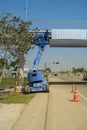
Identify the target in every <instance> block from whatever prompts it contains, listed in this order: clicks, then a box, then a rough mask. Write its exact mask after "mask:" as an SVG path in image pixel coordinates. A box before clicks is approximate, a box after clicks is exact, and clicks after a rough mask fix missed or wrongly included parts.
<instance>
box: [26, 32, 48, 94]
mask: <svg viewBox="0 0 87 130" xmlns="http://www.w3.org/2000/svg"><path fill="white" fill-rule="evenodd" d="M34 44H35V45H37V46H38V48H39V51H38V53H37V56H36V58H35V60H34V63H33V70H32V71H31V72H29V73H28V81H29V86H28V92H29V93H31V92H39V91H40V92H42V91H43V92H49V86H48V81H47V80H45V79H44V73H43V72H42V71H39V70H38V65H39V62H40V59H41V56H42V53H43V51H44V48H45V46H46V45H48V40H46V39H45V38H44V35H43V34H37V35H36V36H35V39H34Z"/></svg>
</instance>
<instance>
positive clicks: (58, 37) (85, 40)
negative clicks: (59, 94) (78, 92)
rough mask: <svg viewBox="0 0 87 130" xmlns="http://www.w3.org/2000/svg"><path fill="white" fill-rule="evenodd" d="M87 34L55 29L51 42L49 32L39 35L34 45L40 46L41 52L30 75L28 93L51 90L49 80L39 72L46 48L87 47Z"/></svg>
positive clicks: (83, 31) (73, 30)
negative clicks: (48, 46) (47, 46)
mask: <svg viewBox="0 0 87 130" xmlns="http://www.w3.org/2000/svg"><path fill="white" fill-rule="evenodd" d="M79 32H80V33H79ZM74 34H75V35H74ZM86 34H87V30H79V29H77V30H75V29H66V30H65V29H63V30H61V29H57V30H56V29H53V30H52V34H51V37H52V39H51V40H50V42H49V35H50V34H49V32H48V30H46V32H45V34H41V33H38V34H37V35H36V36H35V38H34V44H35V45H37V46H38V48H39V51H38V53H37V56H36V59H35V61H34V64H33V70H32V71H31V72H29V73H28V80H29V86H28V92H36V91H37V92H38V91H48V90H49V88H48V82H47V80H44V73H43V72H42V71H39V70H38V65H39V62H40V59H41V55H42V53H43V51H44V48H45V46H46V45H50V46H51V47H87V37H86ZM76 36H77V38H76Z"/></svg>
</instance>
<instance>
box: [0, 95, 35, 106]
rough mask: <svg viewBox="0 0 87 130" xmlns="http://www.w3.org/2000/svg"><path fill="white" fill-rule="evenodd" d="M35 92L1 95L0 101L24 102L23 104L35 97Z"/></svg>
mask: <svg viewBox="0 0 87 130" xmlns="http://www.w3.org/2000/svg"><path fill="white" fill-rule="evenodd" d="M34 96H35V94H27V95H24V94H22V93H13V94H10V95H7V96H0V102H1V103H7V104H10V103H22V104H28V103H29V101H30V100H31V99H32V98H34Z"/></svg>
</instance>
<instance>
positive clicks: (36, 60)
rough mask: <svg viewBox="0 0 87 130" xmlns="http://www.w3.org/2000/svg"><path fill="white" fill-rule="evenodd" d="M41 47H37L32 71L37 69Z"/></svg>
mask: <svg viewBox="0 0 87 130" xmlns="http://www.w3.org/2000/svg"><path fill="white" fill-rule="evenodd" d="M42 51H43V50H42V48H41V47H40V48H39V51H38V54H37V56H36V59H35V60H34V65H33V71H36V70H37V69H38V66H39V62H40V59H41V55H42Z"/></svg>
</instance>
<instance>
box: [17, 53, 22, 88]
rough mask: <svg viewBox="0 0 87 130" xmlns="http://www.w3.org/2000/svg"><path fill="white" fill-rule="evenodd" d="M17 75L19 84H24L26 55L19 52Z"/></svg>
mask: <svg viewBox="0 0 87 130" xmlns="http://www.w3.org/2000/svg"><path fill="white" fill-rule="evenodd" d="M17 73H18V74H17V75H18V76H17V77H18V83H17V84H18V86H23V83H24V55H23V54H21V53H20V54H19V63H18V70H17Z"/></svg>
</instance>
